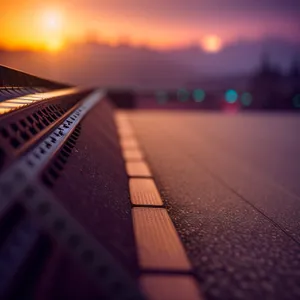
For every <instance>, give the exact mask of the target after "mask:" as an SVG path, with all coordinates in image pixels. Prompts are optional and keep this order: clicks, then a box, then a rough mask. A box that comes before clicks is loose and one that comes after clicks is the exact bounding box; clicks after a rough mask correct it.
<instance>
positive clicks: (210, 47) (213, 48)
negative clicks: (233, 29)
mask: <svg viewBox="0 0 300 300" xmlns="http://www.w3.org/2000/svg"><path fill="white" fill-rule="evenodd" d="M202 48H203V49H204V50H205V51H207V52H212V53H215V52H218V51H220V50H221V49H222V41H221V39H220V37H218V36H216V35H207V36H205V37H204V38H203V40H202Z"/></svg>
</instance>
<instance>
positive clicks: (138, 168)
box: [126, 161, 151, 177]
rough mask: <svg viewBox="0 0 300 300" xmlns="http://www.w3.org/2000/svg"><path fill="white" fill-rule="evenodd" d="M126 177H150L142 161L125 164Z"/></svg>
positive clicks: (146, 166)
mask: <svg viewBox="0 0 300 300" xmlns="http://www.w3.org/2000/svg"><path fill="white" fill-rule="evenodd" d="M126 170H127V174H128V176H131V177H151V172H150V169H149V167H148V165H147V164H146V163H145V162H144V161H138V162H135V161H132V162H127V163H126Z"/></svg>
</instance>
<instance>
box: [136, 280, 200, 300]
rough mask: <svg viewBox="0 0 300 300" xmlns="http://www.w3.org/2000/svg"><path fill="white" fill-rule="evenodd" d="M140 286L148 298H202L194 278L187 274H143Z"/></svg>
mask: <svg viewBox="0 0 300 300" xmlns="http://www.w3.org/2000/svg"><path fill="white" fill-rule="evenodd" d="M140 286H141V288H142V290H143V292H144V293H145V295H146V297H148V299H149V300H200V299H203V298H202V296H201V294H200V291H199V289H198V287H197V284H196V282H195V279H194V278H193V277H192V276H189V275H143V276H142V277H141V278H140Z"/></svg>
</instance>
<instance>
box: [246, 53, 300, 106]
mask: <svg viewBox="0 0 300 300" xmlns="http://www.w3.org/2000/svg"><path fill="white" fill-rule="evenodd" d="M250 91H251V94H252V96H253V102H252V104H251V106H250V107H248V108H250V109H268V110H291V109H297V108H298V107H297V106H300V96H299V105H298V102H297V101H298V100H297V99H298V98H297V99H296V98H295V97H297V95H298V94H299V93H300V65H299V62H298V61H297V60H295V61H293V63H292V65H291V68H290V71H289V73H288V74H287V75H284V74H283V73H282V71H281V70H280V68H278V67H277V66H275V65H274V64H271V63H270V60H269V57H268V55H266V54H265V55H263V57H262V62H261V66H260V68H259V69H258V70H257V72H256V73H255V74H254V75H253V77H252V79H251V80H250ZM295 99H296V100H295ZM295 102H297V103H296V105H295Z"/></svg>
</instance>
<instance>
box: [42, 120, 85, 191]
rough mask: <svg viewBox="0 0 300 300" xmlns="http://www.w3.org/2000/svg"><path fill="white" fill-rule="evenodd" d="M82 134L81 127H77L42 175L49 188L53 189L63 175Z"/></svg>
mask: <svg viewBox="0 0 300 300" xmlns="http://www.w3.org/2000/svg"><path fill="white" fill-rule="evenodd" d="M80 132H81V125H80V124H79V125H77V126H76V128H75V130H74V131H73V133H72V134H71V135H70V137H69V138H68V139H67V140H66V142H65V144H64V145H63V147H62V148H61V149H60V151H59V153H58V154H57V155H56V157H55V158H54V159H53V160H52V161H51V162H50V164H49V166H48V167H47V168H46V169H45V171H44V172H43V174H42V181H43V182H44V184H46V185H47V186H48V187H53V185H54V183H55V181H56V180H57V179H58V178H59V176H60V174H61V173H62V171H63V169H64V166H65V164H66V163H67V160H68V158H69V156H70V155H71V154H72V149H73V148H74V147H75V145H76V142H77V140H78V138H79V135H80Z"/></svg>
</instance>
